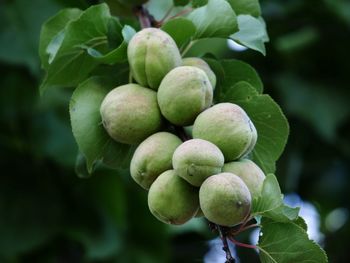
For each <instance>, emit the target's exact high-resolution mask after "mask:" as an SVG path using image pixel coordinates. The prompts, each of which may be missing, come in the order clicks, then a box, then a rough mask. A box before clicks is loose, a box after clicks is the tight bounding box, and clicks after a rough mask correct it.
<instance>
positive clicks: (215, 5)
mask: <svg viewBox="0 0 350 263" xmlns="http://www.w3.org/2000/svg"><path fill="white" fill-rule="evenodd" d="M188 18H189V19H190V20H191V21H192V22H193V24H194V25H195V26H196V28H197V31H196V34H195V36H194V37H195V38H196V39H199V38H208V37H224V38H226V37H228V36H230V35H231V34H233V33H234V32H236V31H237V18H236V14H235V12H234V11H233V10H232V8H231V6H230V4H229V3H228V2H226V1H225V0H209V1H208V4H207V5H205V6H202V7H200V8H197V9H195V10H194V11H193V12H192V13H190V15H189V16H188Z"/></svg>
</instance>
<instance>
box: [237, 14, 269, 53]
mask: <svg viewBox="0 0 350 263" xmlns="http://www.w3.org/2000/svg"><path fill="white" fill-rule="evenodd" d="M237 21H238V28H239V31H238V32H236V33H234V34H232V35H231V36H230V38H232V39H233V40H235V41H237V42H238V43H239V44H241V45H243V46H246V47H248V48H251V49H253V50H256V51H259V52H260V53H262V54H263V55H265V54H266V50H265V42H268V41H269V38H268V35H267V32H266V25H265V23H264V21H263V19H262V18H260V19H258V18H255V17H253V16H250V15H239V16H238V17H237Z"/></svg>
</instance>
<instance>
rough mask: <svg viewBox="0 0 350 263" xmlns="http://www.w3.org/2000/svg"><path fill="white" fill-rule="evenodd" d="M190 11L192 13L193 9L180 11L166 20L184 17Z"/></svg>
mask: <svg viewBox="0 0 350 263" xmlns="http://www.w3.org/2000/svg"><path fill="white" fill-rule="evenodd" d="M192 11H193V8H188V9H184V10H182V11H180V12H179V13H177V14H176V15H174V16H171V17H169V18H168V19H167V20H171V19H174V18H177V17H179V16H183V15H186V14H188V13H190V12H192Z"/></svg>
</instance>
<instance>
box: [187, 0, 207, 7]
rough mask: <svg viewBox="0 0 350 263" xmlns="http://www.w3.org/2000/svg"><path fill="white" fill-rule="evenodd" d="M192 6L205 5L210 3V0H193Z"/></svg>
mask: <svg viewBox="0 0 350 263" xmlns="http://www.w3.org/2000/svg"><path fill="white" fill-rule="evenodd" d="M191 2H192V6H193V7H194V8H197V7H201V6H204V5H206V4H207V3H208V0H192V1H191Z"/></svg>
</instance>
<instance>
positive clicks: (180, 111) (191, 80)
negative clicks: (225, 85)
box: [158, 66, 213, 126]
mask: <svg viewBox="0 0 350 263" xmlns="http://www.w3.org/2000/svg"><path fill="white" fill-rule="evenodd" d="M212 102H213V88H212V86H211V84H210V81H209V79H208V77H207V75H206V74H205V72H204V71H203V70H201V69H199V68H196V67H192V66H181V67H177V68H175V69H173V70H172V71H170V72H169V73H168V74H167V75H166V76H165V77H164V79H163V80H162V82H161V84H160V86H159V90H158V104H159V107H160V110H161V112H162V114H163V115H164V117H165V118H166V119H167V120H168V121H170V122H171V123H173V124H175V125H179V126H187V125H190V124H192V123H193V121H194V120H195V118H196V117H197V116H198V114H199V113H201V112H202V111H203V110H205V109H206V108H208V107H209V106H210V105H211V104H212Z"/></svg>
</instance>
